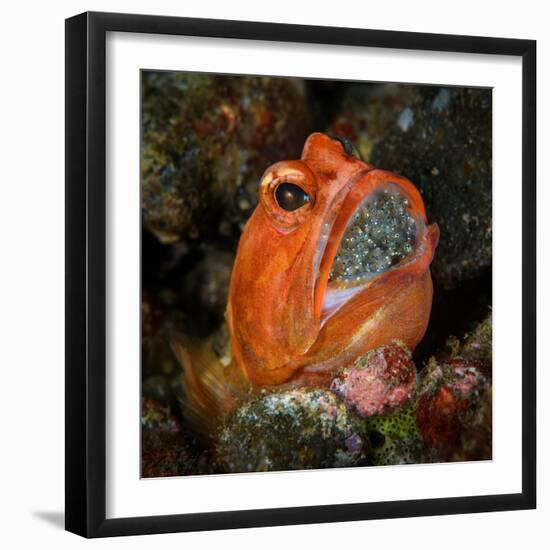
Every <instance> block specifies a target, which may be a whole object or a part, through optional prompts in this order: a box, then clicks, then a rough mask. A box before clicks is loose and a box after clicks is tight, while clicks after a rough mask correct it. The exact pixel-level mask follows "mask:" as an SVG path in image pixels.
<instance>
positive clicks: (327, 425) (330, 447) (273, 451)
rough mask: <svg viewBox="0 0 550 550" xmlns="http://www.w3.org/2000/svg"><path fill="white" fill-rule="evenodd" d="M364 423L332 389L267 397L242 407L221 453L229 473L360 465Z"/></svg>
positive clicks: (224, 437) (225, 431) (222, 440)
mask: <svg viewBox="0 0 550 550" xmlns="http://www.w3.org/2000/svg"><path fill="white" fill-rule="evenodd" d="M366 450H367V446H366V438H365V437H364V435H363V428H362V426H361V423H360V421H359V420H358V419H357V418H355V417H354V416H353V414H351V413H349V412H348V411H347V409H346V407H345V405H344V404H343V403H342V402H340V401H339V400H338V399H337V398H336V396H335V395H334V394H333V393H331V392H330V391H328V390H322V389H293V390H288V391H280V392H274V393H268V394H265V395H263V396H260V397H258V398H255V399H253V400H252V401H250V402H248V403H245V404H244V405H242V406H241V407H240V408H239V409H237V411H236V412H235V414H234V415H233V416H232V418H230V419H229V421H228V422H227V424H226V426H225V427H224V428H223V429H222V431H221V435H220V438H219V444H218V447H217V454H218V456H219V460H220V462H221V463H222V467H223V468H225V469H226V470H227V471H229V472H262V471H277V470H302V469H313V468H332V467H344V466H354V465H359V464H361V463H362V461H363V460H364V458H365V453H366Z"/></svg>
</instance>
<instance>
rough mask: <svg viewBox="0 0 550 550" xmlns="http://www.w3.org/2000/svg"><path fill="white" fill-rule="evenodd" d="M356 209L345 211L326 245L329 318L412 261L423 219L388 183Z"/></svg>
mask: <svg viewBox="0 0 550 550" xmlns="http://www.w3.org/2000/svg"><path fill="white" fill-rule="evenodd" d="M352 202H354V203H355V204H354V205H353V208H352V209H351V210H350V208H349V207H348V209H347V210H350V211H349V212H348V211H346V209H344V208H343V209H342V210H344V211H342V212H341V213H340V214H339V215H338V217H337V219H336V221H335V223H334V226H333V228H332V231H331V236H330V238H329V243H328V245H327V247H326V248H325V250H324V254H323V260H322V265H323V266H324V267H322V269H321V271H320V277H321V278H323V277H324V279H325V281H326V286H325V288H324V295H323V297H322V307H321V311H320V313H321V318H322V320H326V319H327V318H328V317H330V316H331V315H333V314H334V313H335V312H336V311H337V310H338V309H340V307H341V306H342V305H344V304H345V303H346V302H347V301H349V300H350V299H351V298H352V297H353V296H355V295H356V294H357V293H358V292H361V291H363V290H364V289H365V288H367V287H368V286H370V285H371V284H372V282H373V281H374V280H375V279H376V277H378V276H379V275H382V274H384V273H387V272H388V271H390V270H392V269H395V268H396V267H398V266H401V265H403V264H404V263H407V262H408V261H410V259H411V258H412V257H413V256H414V251H415V246H416V243H417V241H418V239H419V231H420V230H421V226H423V223H422V220H421V219H420V218H419V217H418V216H415V215H414V214H413V211H412V209H411V204H410V202H411V201H410V199H409V197H408V196H407V194H406V193H405V192H404V190H403V189H401V187H400V186H398V185H397V184H393V183H385V184H383V185H380V186H377V187H376V188H375V189H373V190H371V191H370V192H369V193H368V194H366V196H364V197H361V198H360V199H359V200H357V199H354V200H353V201H352Z"/></svg>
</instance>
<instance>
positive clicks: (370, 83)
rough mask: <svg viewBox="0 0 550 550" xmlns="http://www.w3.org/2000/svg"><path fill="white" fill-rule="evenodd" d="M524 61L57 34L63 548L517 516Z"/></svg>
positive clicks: (232, 29)
mask: <svg viewBox="0 0 550 550" xmlns="http://www.w3.org/2000/svg"><path fill="white" fill-rule="evenodd" d="M535 66H536V45H535V42H534V41H530V40H511V39H504V38H485V37H469V36H447V35H427V34H417V33H404V32H394V31H375V30H363V29H348V28H329V27H326V28H325V27H309V26H298V25H283V24H268V23H253V22H241V21H217V20H199V19H185V18H171V17H153V16H142V15H123V14H109V13H85V14H81V15H78V16H75V17H73V18H71V19H68V20H67V21H66V197H67V202H66V251H67V263H66V265H67V282H66V304H67V313H66V327H67V328H66V358H67V359H66V528H67V529H68V530H70V531H72V532H75V533H77V534H80V535H83V536H86V537H103V536H115V535H127V534H147V533H149V534H150V533H162V532H174V531H191V530H210V529H228V528H242V527H253V526H270V525H284V524H295V523H315V522H334V521H352V520H362V519H372V518H397V517H407V516H419V515H435V514H456V513H466V512H482V511H498V510H515V509H526V508H534V507H535V469H536V468H535V455H536V453H535V431H536V430H535V238H536V235H535V166H536V165H535V150H536V148H535V135H536V132H535V111H536V106H535V101H536V96H535V90H536V86H535Z"/></svg>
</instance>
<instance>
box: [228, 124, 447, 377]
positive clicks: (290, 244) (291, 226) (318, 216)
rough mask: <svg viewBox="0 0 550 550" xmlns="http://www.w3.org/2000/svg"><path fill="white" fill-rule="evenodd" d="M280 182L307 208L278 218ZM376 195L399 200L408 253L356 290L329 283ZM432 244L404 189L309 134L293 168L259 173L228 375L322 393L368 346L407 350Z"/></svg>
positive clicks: (420, 308) (430, 228)
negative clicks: (349, 234) (405, 216)
mask: <svg viewBox="0 0 550 550" xmlns="http://www.w3.org/2000/svg"><path fill="white" fill-rule="evenodd" d="M283 182H290V183H292V184H294V185H298V186H299V187H301V188H302V189H303V190H304V191H305V192H306V193H307V194H308V195H309V199H310V200H309V201H308V202H307V203H306V204H305V205H304V206H302V207H301V208H298V209H297V210H294V211H290V212H289V211H286V210H283V209H282V208H281V207H280V206H279V205H278V204H277V201H276V198H275V190H276V188H277V186H278V185H279V184H280V183H283ZM385 189H391V190H392V191H393V192H395V191H397V192H398V193H400V194H402V195H403V197H404V198H405V203H404V204H406V205H407V209H408V212H409V214H410V216H411V217H412V218H413V219H414V221H415V224H416V235H415V239H414V246H413V250H412V252H411V253H410V254H409V255H408V256H407V257H406V258H404V259H399V263H397V264H396V265H392V266H391V267H389V269H387V270H385V271H381V272H376V273H372V274H367V275H368V276H367V277H365V280H361V281H359V282H357V281H353V282H346V281H345V280H344V281H343V280H330V281H329V278H330V273H331V270H332V267H333V262H334V258H335V256H336V255H337V252H338V250H339V247H340V245H341V241H342V238H343V236H344V234H345V232H346V229H347V228H348V226H349V224H350V221H351V220H352V218H353V216H354V214H355V213H356V212H357V211H358V209H359V208H361V207H362V206H363V205H364V204H365V201H366V200H367V198H368V197H369V196H371V195H372V194H373V193H378V192H380V191H381V190H385ZM438 238H439V229H438V227H437V225H436V224H432V225H428V223H427V219H426V212H425V209H424V204H423V201H422V198H421V196H420V194H419V192H418V190H417V189H416V187H415V186H414V185H413V184H412V183H411V182H410V181H408V180H407V179H405V178H403V177H401V176H399V175H397V174H393V173H391V172H387V171H385V170H379V169H376V168H375V167H374V166H372V165H370V164H367V163H365V162H363V161H362V160H360V159H358V158H356V157H355V156H351V155H349V154H347V153H346V152H345V150H344V147H343V146H342V144H341V143H340V141H338V140H334V139H331V138H330V137H328V136H326V135H324V134H320V133H315V134H312V135H311V136H310V137H309V138H308V140H307V141H306V143H305V146H304V149H303V153H302V158H301V159H300V160H296V161H284V162H279V163H277V164H275V165H273V166H272V167H271V168H269V169H268V170H267V171H266V172H265V174H264V177H263V179H262V183H261V186H260V203H259V204H258V206H257V208H256V210H255V211H254V212H253V214H252V216H251V217H250V219H249V220H248V222H247V224H246V226H245V228H244V230H243V234H242V236H241V239H240V242H239V247H238V251H237V257H236V260H235V264H234V267H233V272H232V276H231V285H230V291H229V300H228V307H227V312H226V317H227V321H228V327H229V332H230V338H231V348H232V355H233V359H232V366H233V368H236V369H238V370H240V371H241V372H242V373H243V374H244V375H245V377H246V378H247V379H248V380H249V382H250V383H251V385H252V386H255V387H265V386H282V385H290V386H307V385H312V386H314V385H326V384H328V383H330V379H331V376H332V375H333V374H334V372H335V371H336V370H337V369H338V368H340V367H343V366H345V365H347V364H350V363H351V362H352V361H353V360H354V359H356V358H357V357H359V356H360V355H362V354H364V353H366V352H367V351H369V350H371V349H373V348H375V347H377V346H380V345H382V344H385V343H389V342H391V341H392V340H396V339H397V340H401V341H403V342H404V343H405V344H406V345H407V347H408V348H409V349H411V350H413V349H414V348H415V346H416V345H417V344H418V342H419V341H420V340H421V339H422V337H423V335H424V332H425V330H426V327H427V323H428V319H429V315H430V310H431V303H432V292H433V290H432V281H431V276H430V269H429V268H430V263H431V261H432V258H433V255H434V252H435V248H436V246H437V242H438ZM362 265H363V264H362ZM365 265H366V264H365Z"/></svg>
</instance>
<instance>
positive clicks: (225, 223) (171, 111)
mask: <svg viewBox="0 0 550 550" xmlns="http://www.w3.org/2000/svg"><path fill="white" fill-rule="evenodd" d="M142 78H143V88H142V92H143V94H142V98H143V106H142V156H141V158H142V162H141V188H142V195H141V200H142V210H143V223H144V226H145V227H146V228H147V229H148V230H149V231H151V232H152V233H154V234H155V235H156V236H157V238H158V239H160V240H161V241H162V242H164V243H170V242H174V241H177V240H179V239H181V238H182V237H184V236H185V237H186V238H197V237H204V236H205V235H212V234H222V235H226V236H228V235H233V236H238V233H239V230H240V229H241V228H242V225H243V224H244V222H245V220H246V219H247V218H248V216H249V215H250V213H251V212H252V210H253V209H254V206H255V205H256V201H257V187H258V181H259V179H260V177H261V175H262V173H263V171H264V170H265V168H266V167H267V166H269V165H270V164H272V163H273V162H274V161H276V160H279V159H281V158H297V157H298V156H299V154H300V151H301V147H302V145H303V142H304V139H305V137H306V135H307V133H308V131H309V128H308V122H307V112H306V104H305V98H304V94H303V91H302V89H301V84H300V81H299V80H290V79H281V78H267V77H239V78H231V77H227V76H223V75H211V74H205V73H184V72H172V71H165V72H156V71H145V72H143V77H142Z"/></svg>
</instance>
